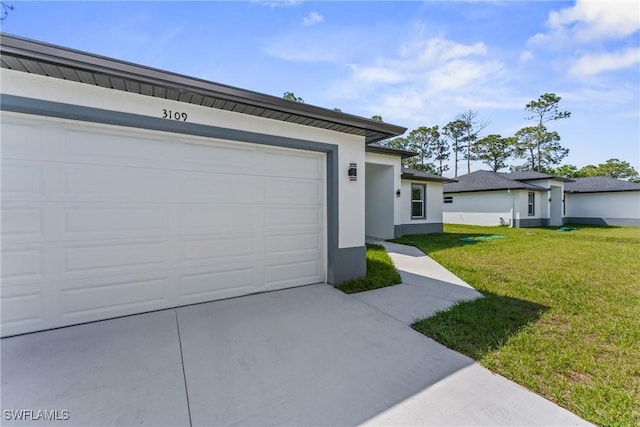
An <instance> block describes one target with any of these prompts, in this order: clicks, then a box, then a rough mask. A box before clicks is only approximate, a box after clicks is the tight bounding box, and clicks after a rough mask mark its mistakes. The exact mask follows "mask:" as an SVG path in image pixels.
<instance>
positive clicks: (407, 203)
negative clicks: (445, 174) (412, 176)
mask: <svg viewBox="0 0 640 427" xmlns="http://www.w3.org/2000/svg"><path fill="white" fill-rule="evenodd" d="M411 184H418V185H424V186H425V190H426V197H425V198H426V202H427V206H426V218H425V219H411ZM433 223H442V183H439V182H431V181H412V180H408V179H403V180H402V188H401V197H400V222H399V224H433Z"/></svg>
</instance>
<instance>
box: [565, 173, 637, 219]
mask: <svg viewBox="0 0 640 427" xmlns="http://www.w3.org/2000/svg"><path fill="white" fill-rule="evenodd" d="M564 191H565V222H568V223H574V224H603V225H630V226H635V227H640V184H638V183H634V182H628V181H622V180H619V179H613V178H606V177H602V176H596V177H589V178H573V182H568V183H566V184H565V188H564Z"/></svg>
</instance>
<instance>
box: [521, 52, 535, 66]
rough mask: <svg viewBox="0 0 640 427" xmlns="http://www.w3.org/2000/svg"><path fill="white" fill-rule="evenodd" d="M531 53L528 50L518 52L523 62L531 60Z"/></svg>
mask: <svg viewBox="0 0 640 427" xmlns="http://www.w3.org/2000/svg"><path fill="white" fill-rule="evenodd" d="M533 56H534V55H533V53H532V52H531V51H529V50H525V51H523V52H522V53H521V54H520V62H522V63H524V62H528V61H531V60H532V59H533Z"/></svg>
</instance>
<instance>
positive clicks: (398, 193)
mask: <svg viewBox="0 0 640 427" xmlns="http://www.w3.org/2000/svg"><path fill="white" fill-rule="evenodd" d="M396 197H400V189H397V190H396Z"/></svg>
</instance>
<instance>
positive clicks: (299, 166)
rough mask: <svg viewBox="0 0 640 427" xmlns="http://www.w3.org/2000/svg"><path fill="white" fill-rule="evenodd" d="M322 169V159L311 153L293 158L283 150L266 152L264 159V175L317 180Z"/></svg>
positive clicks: (300, 154) (299, 154)
mask: <svg viewBox="0 0 640 427" xmlns="http://www.w3.org/2000/svg"><path fill="white" fill-rule="evenodd" d="M323 168H324V162H323V161H322V159H321V158H319V156H317V155H314V154H311V153H309V154H303V153H296V155H295V157H293V156H292V155H291V154H290V153H289V152H286V151H284V150H283V151H278V152H276V151H267V152H266V153H265V157H264V174H265V175H270V176H280V177H288V178H290V177H294V178H311V179H317V178H318V177H319V176H322V171H323Z"/></svg>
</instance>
